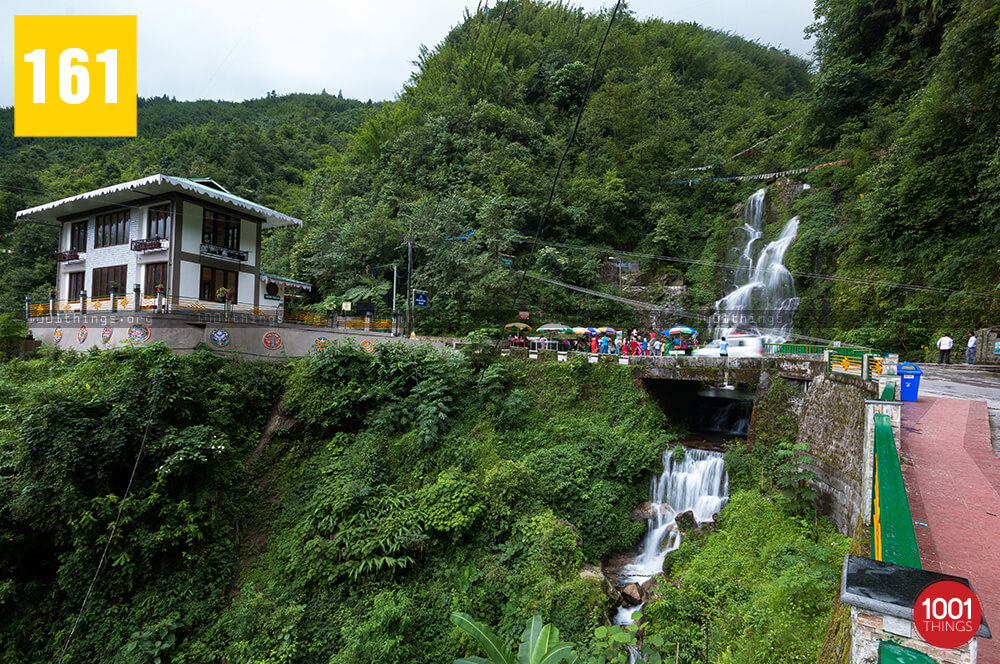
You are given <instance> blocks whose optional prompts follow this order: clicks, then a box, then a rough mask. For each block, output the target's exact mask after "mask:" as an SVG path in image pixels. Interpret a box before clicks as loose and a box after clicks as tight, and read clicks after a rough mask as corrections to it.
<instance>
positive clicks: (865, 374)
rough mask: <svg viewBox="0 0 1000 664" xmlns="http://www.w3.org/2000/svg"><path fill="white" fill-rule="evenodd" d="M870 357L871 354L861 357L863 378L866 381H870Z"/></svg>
mask: <svg viewBox="0 0 1000 664" xmlns="http://www.w3.org/2000/svg"><path fill="white" fill-rule="evenodd" d="M870 357H871V355H870V354H869V353H865V354H864V355H862V356H861V377H862V378H863V379H865V380H868V358H870Z"/></svg>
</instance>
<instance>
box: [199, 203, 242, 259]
mask: <svg viewBox="0 0 1000 664" xmlns="http://www.w3.org/2000/svg"><path fill="white" fill-rule="evenodd" d="M242 225H243V223H242V221H241V220H240V218H239V217H234V216H232V215H231V214H227V213H225V212H219V211H218V210H213V209H211V208H204V210H203V213H202V219H201V241H202V243H204V244H214V245H215V246H217V247H226V248H227V249H239V248H240V227H241V226H242Z"/></svg>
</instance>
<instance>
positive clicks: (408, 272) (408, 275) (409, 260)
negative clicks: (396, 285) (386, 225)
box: [405, 219, 413, 335]
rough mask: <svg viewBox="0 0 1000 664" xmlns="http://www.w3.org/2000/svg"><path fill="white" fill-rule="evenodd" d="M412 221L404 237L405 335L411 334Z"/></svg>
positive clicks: (411, 220)
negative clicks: (408, 231)
mask: <svg viewBox="0 0 1000 664" xmlns="http://www.w3.org/2000/svg"><path fill="white" fill-rule="evenodd" d="M412 286H413V219H410V233H409V235H407V236H406V330H405V334H407V335H409V334H410V332H412V331H413V330H412V328H411V327H410V324H411V321H410V316H411V308H412V306H413V303H412V300H413V290H412Z"/></svg>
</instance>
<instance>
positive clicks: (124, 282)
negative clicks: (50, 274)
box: [17, 175, 302, 313]
mask: <svg viewBox="0 0 1000 664" xmlns="http://www.w3.org/2000/svg"><path fill="white" fill-rule="evenodd" d="M17 219H21V220H25V221H33V222H41V223H47V224H51V225H54V226H59V227H60V236H59V249H60V251H59V252H58V253H57V254H56V261H57V262H58V270H57V276H56V296H55V299H56V300H57V301H58V302H60V307H59V308H60V309H61V310H63V311H65V312H70V311H78V310H79V308H80V300H81V293H86V297H87V310H88V311H99V310H101V309H102V307H104V308H107V305H108V302H109V295H110V293H111V292H112V290H115V291H116V292H117V293H119V296H120V297H121V298H122V300H123V301H122V302H121V305H123V306H129V307H130V308H131V306H132V305H134V304H135V303H134V302H126V300H129V299H131V297H133V296H134V292H135V287H136V285H138V287H139V290H140V292H141V296H142V303H141V304H142V306H143V308H149V307H152V306H153V302H154V301H155V297H156V293H157V291H158V290H159V291H161V292H162V293H163V295H164V298H165V299H166V302H167V303H168V306H169V307H170V308H172V309H189V308H194V309H198V308H215V307H218V306H220V305H218V304H217V303H218V302H219V300H220V294H222V295H223V296H225V290H221V291H220V289H228V291H229V296H228V297H229V299H230V300H231V302H232V303H234V305H236V306H238V307H240V308H241V309H242V308H246V309H254V310H256V309H257V308H258V307H260V306H261V300H262V298H263V296H264V295H265V293H264V289H266V288H268V286H269V285H270V284H271V283H272V282H276V283H275V285H280V286H281V290H282V295H283V291H284V286H285V285H288V286H289V287H294V286H295V284H298V283H300V282H292V280H282V279H280V278H277V277H274V276H271V275H264V276H263V277H262V275H261V272H260V245H261V232H262V231H264V230H266V229H270V228H279V227H281V226H290V225H292V224H298V225H301V224H302V221H301V220H299V219H295V218H293V217H289V216H287V215H284V214H281V213H280V212H276V211H274V210H271V209H270V208H266V207H264V206H262V205H258V204H256V203H253V202H251V201H248V200H246V199H244V198H240V197H239V196H234V195H233V194H230V193H229V192H228V191H226V190H225V188H223V187H222V186H221V185H219V184H218V183H216V182H214V181H213V180H210V179H207V178H180V177H171V176H168V175H152V176H149V177H146V178H142V179H141V180H133V181H132V182H124V183H122V184H116V185H114V186H111V187H105V188H103V189H97V190H95V191H88V192H86V193H83V194H79V195H77V196H71V197H69V198H63V199H61V200H58V201H53V202H51V203H45V204H44V205H38V206H36V207H33V208H29V209H27V210H21V211H20V212H18V213H17ZM286 282H287V283H286ZM270 288H271V290H273V289H274V286H273V285H272V286H270ZM268 299H278V298H277V297H274V296H273V295H272V297H270V298H268ZM213 303H214V304H213ZM116 304H117V303H116ZM272 304H273V303H265V306H271V305H272ZM53 313H55V312H53Z"/></svg>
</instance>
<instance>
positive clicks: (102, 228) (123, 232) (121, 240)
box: [94, 210, 131, 249]
mask: <svg viewBox="0 0 1000 664" xmlns="http://www.w3.org/2000/svg"><path fill="white" fill-rule="evenodd" d="M130 224H131V219H130V217H129V211H128V210H120V211H117V212H108V213H107V214H99V215H97V216H96V217H95V218H94V248H95V249H100V248H103V247H115V246H118V245H120V244H128V241H129V226H130Z"/></svg>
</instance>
